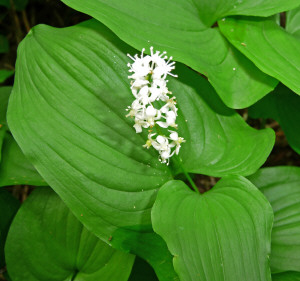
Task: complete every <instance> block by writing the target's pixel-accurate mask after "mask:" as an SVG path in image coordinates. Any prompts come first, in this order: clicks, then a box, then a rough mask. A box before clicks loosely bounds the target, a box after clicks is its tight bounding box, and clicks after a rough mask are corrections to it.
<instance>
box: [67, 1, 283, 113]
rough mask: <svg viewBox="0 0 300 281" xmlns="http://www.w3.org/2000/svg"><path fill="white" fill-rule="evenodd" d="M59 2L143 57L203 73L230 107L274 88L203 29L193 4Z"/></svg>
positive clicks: (222, 40) (214, 33)
mask: <svg viewBox="0 0 300 281" xmlns="http://www.w3.org/2000/svg"><path fill="white" fill-rule="evenodd" d="M63 2H64V3H66V4H67V5H69V6H70V7H72V8H74V9H76V10H79V11H81V12H84V13H87V14H89V15H91V16H92V17H94V18H96V19H98V20H99V21H101V22H103V23H104V24H105V25H106V26H108V27H109V28H110V29H111V30H112V31H113V32H114V33H116V34H117V35H118V37H119V38H121V39H122V40H123V41H125V42H126V43H128V44H129V45H131V46H133V47H134V48H136V49H138V50H141V49H142V48H146V52H147V51H149V47H150V46H154V47H155V48H156V49H158V50H160V51H164V50H165V51H167V52H168V53H169V55H172V56H173V57H174V59H175V60H176V61H179V62H182V63H184V64H187V65H188V66H190V67H192V68H193V69H195V70H196V71H198V72H201V73H203V74H204V75H206V76H207V77H208V79H209V81H210V82H211V83H212V85H213V86H214V87H215V89H216V90H217V92H218V94H219V95H220V97H221V98H222V100H223V101H224V103H225V104H226V105H227V106H229V107H233V108H244V107H248V106H250V105H251V104H253V103H255V102H256V101H257V100H259V99H260V98H262V97H263V96H264V95H266V94H267V93H268V92H270V91H271V90H272V89H273V88H274V87H275V86H276V84H277V80H275V79H273V78H271V77H269V76H267V75H265V74H264V73H263V72H261V71H260V70H259V69H257V67H255V65H254V64H253V63H252V62H251V61H250V60H248V59H247V58H246V57H245V56H243V55H242V54H241V53H240V52H238V51H237V50H236V49H235V48H233V47H232V46H231V45H230V44H228V42H227V41H226V40H225V38H223V36H222V35H221V34H220V31H219V29H218V28H207V27H206V26H204V25H203V23H202V21H201V18H200V17H199V13H200V10H198V9H197V7H196V4H195V3H194V2H196V1H185V0H177V1H168V0H164V1H162V0H154V1H151V2H147V3H145V2H144V1H135V0H126V1H119V0H111V1H109V4H108V3H107V1H105V0H86V1H84V2H82V1H78V0H64V1H63ZM198 2H199V1H198ZM202 2H203V1H202ZM247 2H249V3H250V1H247ZM251 2H253V1H251ZM268 2H269V1H268ZM210 4H211V2H210ZM149 15H151V16H150V17H149ZM182 38H184V40H182Z"/></svg>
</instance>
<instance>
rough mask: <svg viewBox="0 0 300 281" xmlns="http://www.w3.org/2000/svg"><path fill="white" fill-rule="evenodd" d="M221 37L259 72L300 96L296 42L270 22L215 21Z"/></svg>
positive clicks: (299, 41) (299, 48) (244, 19)
mask: <svg viewBox="0 0 300 281" xmlns="http://www.w3.org/2000/svg"><path fill="white" fill-rule="evenodd" d="M219 27H220V29H221V31H222V33H223V34H224V35H225V37H226V38H227V39H228V40H229V41H230V42H231V43H232V44H233V45H234V46H235V47H236V48H237V49H238V50H240V51H241V52H242V53H243V54H244V55H246V56H247V57H248V58H249V59H250V60H252V61H253V62H254V63H255V64H256V66H257V67H259V68H260V69H261V70H262V71H263V72H265V73H267V74H269V75H271V76H273V77H275V78H277V79H278V80H280V81H281V82H282V83H283V84H285V85H286V86H287V87H289V88H291V89H292V90H293V91H294V92H296V93H297V94H298V95H300V80H299V72H300V57H299V52H300V39H299V38H297V37H295V36H293V35H291V34H289V33H288V32H287V31H286V30H284V29H283V28H282V27H280V26H278V24H277V23H276V22H275V21H274V19H273V18H266V19H263V18H247V17H239V18H226V20H224V21H219Z"/></svg>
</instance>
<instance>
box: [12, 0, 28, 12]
mask: <svg viewBox="0 0 300 281" xmlns="http://www.w3.org/2000/svg"><path fill="white" fill-rule="evenodd" d="M27 4H28V0H14V5H15V8H16V10H17V11H22V10H24V9H25V8H26V6H27Z"/></svg>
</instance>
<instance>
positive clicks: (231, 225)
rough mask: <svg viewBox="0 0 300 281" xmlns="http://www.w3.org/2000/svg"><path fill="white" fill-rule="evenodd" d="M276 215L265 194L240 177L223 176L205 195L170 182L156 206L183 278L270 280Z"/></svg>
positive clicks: (156, 223)
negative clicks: (271, 250) (270, 258)
mask: <svg viewBox="0 0 300 281" xmlns="http://www.w3.org/2000/svg"><path fill="white" fill-rule="evenodd" d="M272 220H273V213H272V209H271V206H270V205H269V203H268V202H267V200H266V199H265V197H264V196H263V195H262V194H260V193H259V191H258V190H257V189H256V188H255V186H253V185H252V184H251V183H250V182H249V181H247V180H246V179H244V178H242V177H227V178H223V179H222V180H220V181H219V182H218V183H217V185H216V186H215V187H214V188H213V189H212V190H211V191H209V192H207V193H204V195H200V194H197V193H195V192H192V191H191V190H190V189H189V188H188V187H187V186H186V185H185V184H184V183H183V182H181V181H170V182H168V183H166V184H165V185H164V186H163V187H162V188H161V189H160V191H159V193H158V196H157V200H156V201H155V204H154V206H153V209H152V222H153V228H154V230H155V231H156V232H157V233H158V234H159V235H161V236H162V237H163V238H164V240H165V241H166V242H167V245H168V248H169V249H170V251H171V253H172V255H173V256H174V259H173V264H174V268H175V271H176V272H177V273H178V275H179V278H180V280H182V281H190V280H194V281H202V280H203V281H204V280H205V281H206V280H209V281H220V280H243V281H246V280H249V281H253V280H260V281H265V280H271V274H270V269H269V262H268V255H269V254H270V242H271V241H270V240H271V228H272Z"/></svg>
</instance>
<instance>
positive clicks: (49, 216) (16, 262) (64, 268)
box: [5, 187, 134, 281]
mask: <svg viewBox="0 0 300 281" xmlns="http://www.w3.org/2000/svg"><path fill="white" fill-rule="evenodd" d="M5 255H6V260H7V270H8V273H9V275H10V276H11V278H12V280H14V281H19V280H20V281H21V280H22V281H23V280H26V281H51V280H53V281H54V280H55V281H58V280H65V281H71V280H74V281H83V280H84V281H95V280H111V281H122V280H123V281H127V279H128V277H129V274H130V271H131V268H132V265H133V261H134V256H132V255H130V254H126V253H123V252H120V251H117V250H114V249H112V248H111V247H109V246H108V245H107V244H105V243H104V242H102V241H101V240H99V239H98V238H97V237H96V236H94V234H92V233H91V232H89V231H88V230H87V229H86V228H84V227H83V225H82V224H81V223H80V222H79V221H78V220H77V219H76V218H75V216H74V215H73V214H72V213H71V212H70V210H69V209H68V208H67V207H66V205H65V204H64V203H63V201H62V200H61V199H60V198H59V197H58V196H57V195H56V193H55V192H54V191H52V190H51V189H50V188H45V187H41V188H38V189H36V190H34V191H33V193H32V194H31V195H30V197H29V198H28V199H27V200H26V201H25V203H24V204H23V205H22V206H21V208H20V210H19V212H18V213H17V215H16V217H15V219H14V220H13V223H12V225H11V228H10V231H9V233H8V236H7V242H6V246H5Z"/></svg>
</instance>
